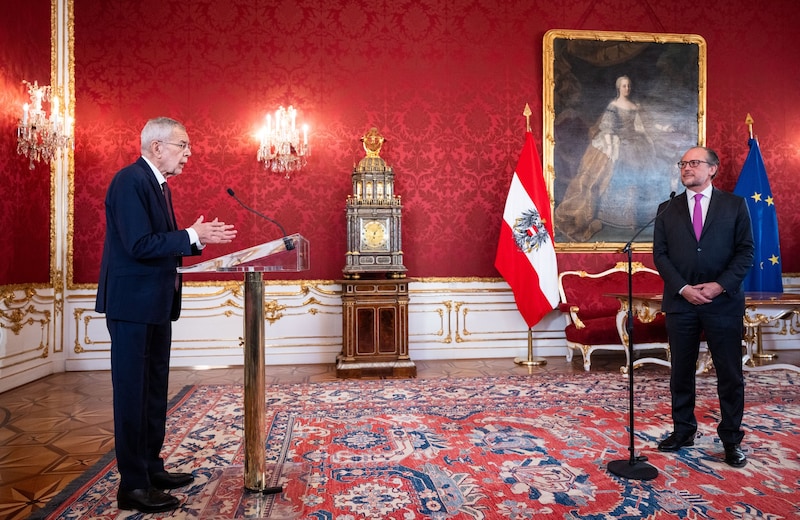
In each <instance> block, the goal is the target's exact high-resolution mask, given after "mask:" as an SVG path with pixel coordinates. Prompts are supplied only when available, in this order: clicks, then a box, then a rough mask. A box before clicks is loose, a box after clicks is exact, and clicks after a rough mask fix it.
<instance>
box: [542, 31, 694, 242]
mask: <svg viewBox="0 0 800 520" xmlns="http://www.w3.org/2000/svg"><path fill="white" fill-rule="evenodd" d="M543 64H544V82H543V105H544V112H543V117H544V121H543V128H544V139H543V149H542V159H543V162H544V175H545V182H546V183H547V186H548V189H549V190H550V196H551V199H552V207H551V210H552V213H551V218H552V219H553V224H554V226H553V227H554V231H555V241H556V249H557V250H559V251H618V250H620V248H622V247H623V246H624V245H625V244H626V243H628V242H629V241H630V240H631V239H632V238H633V237H634V235H636V233H637V232H639V231H640V230H641V233H640V234H639V235H638V237H637V238H636V241H635V242H634V243H633V249H634V250H640V251H646V250H652V241H653V227H652V225H648V223H649V222H650V221H651V219H653V217H655V213H656V209H657V207H658V204H659V203H660V202H662V201H665V200H667V199H668V198H669V196H670V193H671V192H673V191H676V192H680V191H682V189H683V187H682V185H681V182H680V170H679V169H678V167H677V164H676V163H677V162H678V161H679V160H680V159H681V157H682V156H683V153H684V152H685V151H686V150H687V149H689V148H691V147H692V146H696V145H702V144H705V111H706V43H705V40H704V39H703V38H702V37H701V36H699V35H696V34H651V33H628V32H610V31H572V30H550V31H548V32H547V33H546V34H545V36H544V44H543Z"/></svg>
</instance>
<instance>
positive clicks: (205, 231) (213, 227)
mask: <svg viewBox="0 0 800 520" xmlns="http://www.w3.org/2000/svg"><path fill="white" fill-rule="evenodd" d="M203 218H204V217H203V215H200V218H198V219H197V220H196V221H195V222H194V224H192V226H191V227H192V229H194V230H195V231H196V232H197V237H198V238H199V239H200V243H201V244H227V243H229V242H230V241H231V240H233V239H234V238H236V230H235V229H234V228H233V224H226V223H224V222H220V221H219V219H216V218H215V219H214V220H211V221H209V222H204V221H203Z"/></svg>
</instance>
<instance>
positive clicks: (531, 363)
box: [514, 103, 547, 367]
mask: <svg viewBox="0 0 800 520" xmlns="http://www.w3.org/2000/svg"><path fill="white" fill-rule="evenodd" d="M532 113H533V112H531V107H530V105H528V103H525V110H523V111H522V115H523V116H525V129H526V131H527V132H530V131H531V114H532ZM514 363H516V364H517V365H525V366H528V367H540V366H544V365H546V364H547V360H546V359H544V358H540V357H537V358H535V357H533V329H532V328H528V357H527V358H526V359H523V358H515V359H514Z"/></svg>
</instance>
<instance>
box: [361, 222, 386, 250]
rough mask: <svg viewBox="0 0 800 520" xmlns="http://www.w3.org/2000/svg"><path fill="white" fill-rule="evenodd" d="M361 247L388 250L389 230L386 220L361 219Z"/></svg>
mask: <svg viewBox="0 0 800 520" xmlns="http://www.w3.org/2000/svg"><path fill="white" fill-rule="evenodd" d="M361 249H363V250H365V251H388V250H389V232H388V230H387V229H386V222H384V221H381V220H362V221H361Z"/></svg>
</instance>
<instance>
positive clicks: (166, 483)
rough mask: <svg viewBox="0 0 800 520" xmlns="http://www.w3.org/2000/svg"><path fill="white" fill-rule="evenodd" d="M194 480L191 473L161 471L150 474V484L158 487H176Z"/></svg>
mask: <svg viewBox="0 0 800 520" xmlns="http://www.w3.org/2000/svg"><path fill="white" fill-rule="evenodd" d="M192 482H194V476H193V475H192V474H191V473H167V472H166V471H159V472H158V473H153V474H152V475H150V484H152V485H153V487H154V488H156V489H175V488H179V487H183V486H186V485H188V484H191V483H192Z"/></svg>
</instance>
